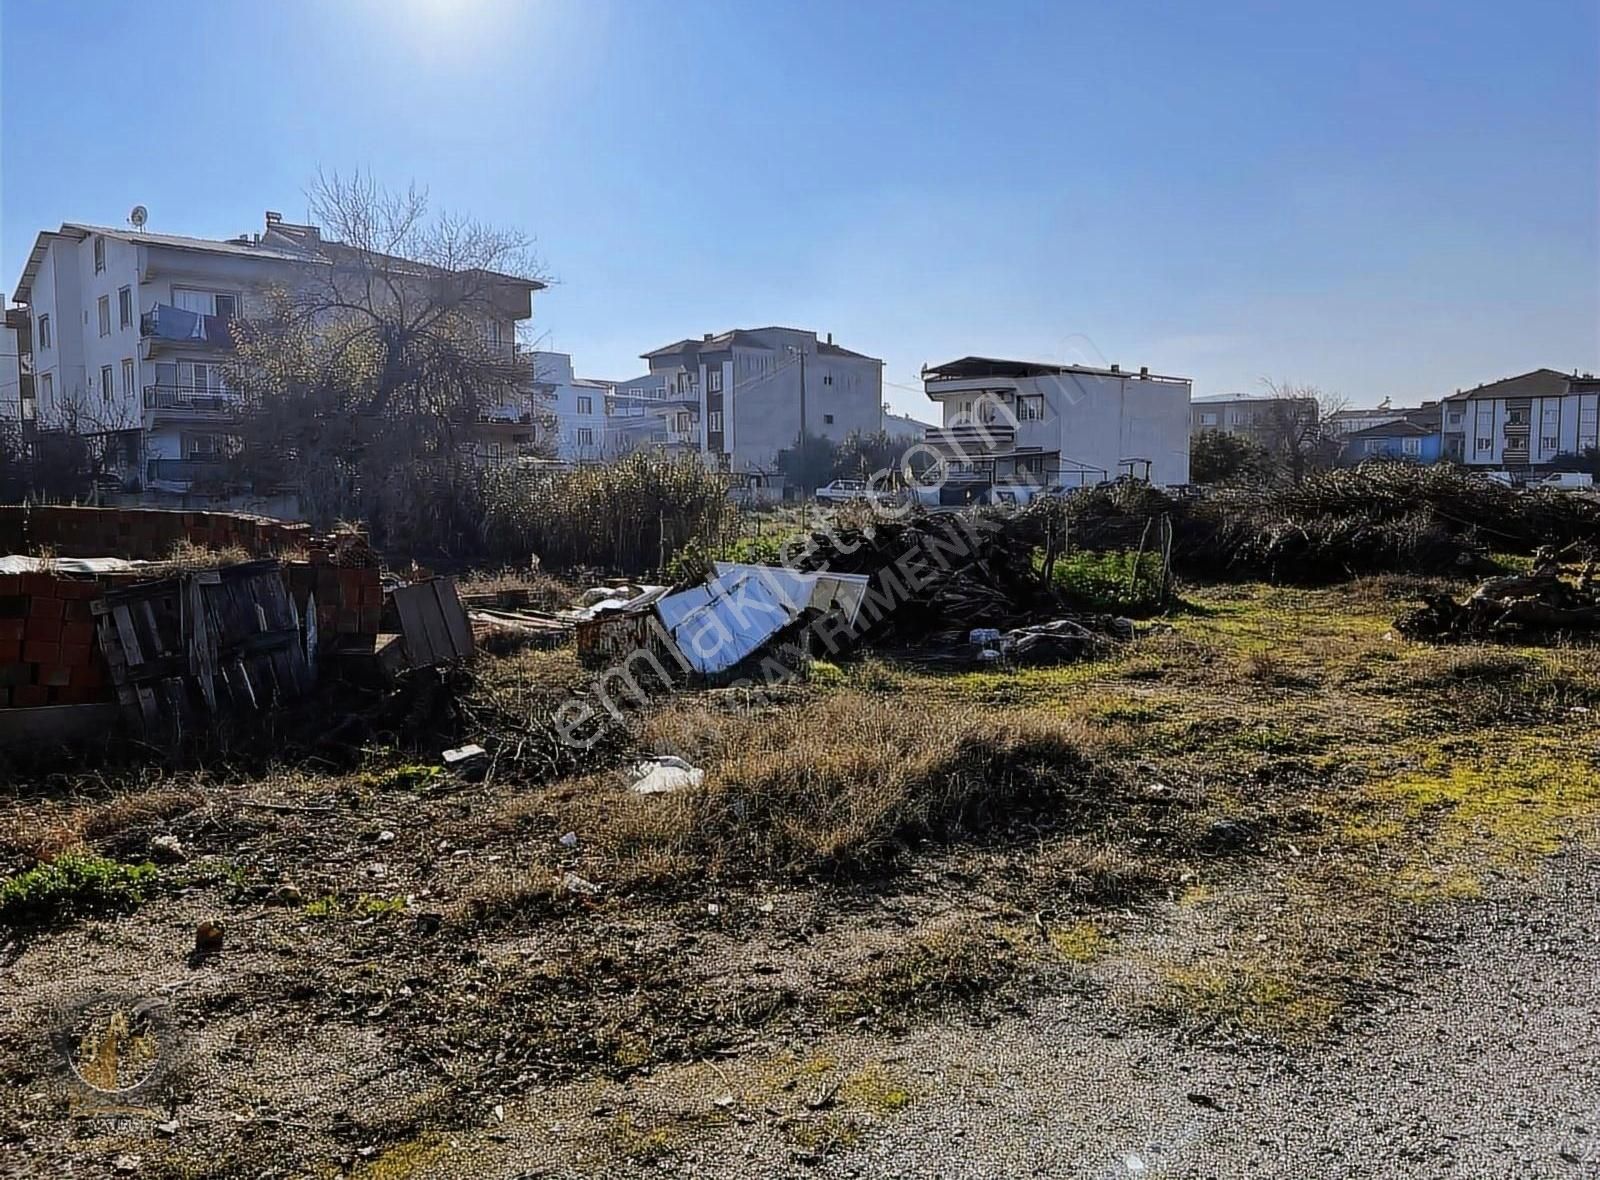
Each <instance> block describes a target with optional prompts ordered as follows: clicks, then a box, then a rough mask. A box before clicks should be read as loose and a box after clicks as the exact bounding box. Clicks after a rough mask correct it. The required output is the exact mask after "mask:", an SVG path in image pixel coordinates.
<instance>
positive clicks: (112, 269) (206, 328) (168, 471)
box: [15, 212, 544, 493]
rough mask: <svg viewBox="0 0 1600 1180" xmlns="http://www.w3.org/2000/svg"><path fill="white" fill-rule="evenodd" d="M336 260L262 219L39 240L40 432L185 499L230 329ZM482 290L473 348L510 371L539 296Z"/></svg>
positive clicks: (34, 274) (218, 450)
mask: <svg viewBox="0 0 1600 1180" xmlns="http://www.w3.org/2000/svg"><path fill="white" fill-rule="evenodd" d="M347 251H348V247H344V246H342V245H341V244H340V243H337V242H331V241H325V240H324V239H323V238H322V236H321V234H320V232H319V230H318V228H317V227H316V226H310V225H296V224H293V223H290V222H285V221H284V220H283V218H282V217H281V216H280V215H278V214H277V213H272V212H269V213H267V215H266V224H265V228H264V231H263V232H262V233H259V234H241V235H240V236H239V237H237V238H232V239H228V240H226V241H221V240H215V239H210V238H192V237H182V236H178V235H174V234H157V233H145V232H142V231H140V230H137V229H114V228H110V227H106V226H95V225H84V224H79V223H75V222H68V223H65V224H63V225H62V226H61V228H60V229H59V230H53V231H52V230H47V231H44V232H42V233H40V234H39V236H38V238H37V239H36V241H35V243H34V247H33V250H32V252H31V253H30V254H29V256H28V261H27V263H26V265H25V266H24V268H23V272H22V277H21V279H20V281H19V282H18V284H17V289H16V296H15V298H16V301H17V302H18V303H25V304H27V305H28V313H29V319H30V324H31V327H32V347H33V367H34V392H35V400H36V402H37V406H38V416H39V420H40V426H41V428H65V429H73V430H77V431H79V432H82V433H90V434H96V435H99V436H101V437H104V438H109V439H112V440H114V442H115V446H114V447H113V448H112V452H113V456H114V457H115V459H116V460H117V462H116V463H115V464H114V467H115V468H116V470H117V471H118V474H119V475H120V476H121V477H122V479H123V481H124V486H125V487H127V488H128V489H130V490H132V489H142V490H145V491H154V492H159V493H183V492H187V491H188V490H189V489H190V488H191V487H192V486H193V485H194V484H195V483H196V482H197V481H204V480H206V479H207V478H208V477H210V476H212V475H214V474H216V473H217V472H218V471H219V469H220V464H219V463H218V461H217V460H218V458H219V457H220V455H221V454H222V452H223V451H224V450H225V448H226V445H227V442H226V440H227V431H228V422H229V419H230V417H231V416H232V413H233V411H234V401H233V399H234V391H233V390H231V389H229V387H228V379H227V371H228V367H229V361H230V359H231V357H232V351H233V346H234V342H233V334H232V331H231V328H230V325H231V323H232V321H233V320H234V319H236V318H237V317H240V316H245V317H249V316H252V315H255V314H258V313H260V312H262V311H263V310H264V309H265V304H266V300H267V297H268V293H269V291H271V290H272V289H274V288H284V289H288V290H296V289H300V288H302V287H303V286H305V285H307V284H309V283H315V282H322V281H325V280H326V279H327V277H328V275H329V274H330V273H331V270H330V268H332V267H333V266H334V265H335V263H336V261H338V260H339V258H340V255H341V252H347ZM492 277H493V279H494V281H495V283H496V292H495V299H494V311H493V313H492V314H490V315H488V317H487V320H488V322H486V323H485V324H484V325H483V331H484V336H485V340H486V341H487V342H488V344H489V345H490V347H491V348H495V349H503V350H504V351H505V355H506V357H507V358H508V359H509V358H510V357H511V356H512V355H513V353H514V349H515V343H514V341H515V329H516V324H517V322H518V321H520V320H525V319H527V318H528V317H529V316H530V315H531V314H532V294H533V292H534V291H535V290H539V289H541V288H542V287H543V286H544V284H542V283H538V282H535V281H531V280H522V279H514V278H510V277H507V276H492ZM502 288H503V290H502Z"/></svg>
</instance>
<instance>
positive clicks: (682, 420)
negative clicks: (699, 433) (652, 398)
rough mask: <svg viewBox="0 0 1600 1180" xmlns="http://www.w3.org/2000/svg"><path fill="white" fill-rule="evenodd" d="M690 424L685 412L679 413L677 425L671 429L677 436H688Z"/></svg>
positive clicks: (690, 420)
mask: <svg viewBox="0 0 1600 1180" xmlns="http://www.w3.org/2000/svg"><path fill="white" fill-rule="evenodd" d="M691 422H692V419H691V418H690V417H689V414H688V412H687V411H679V413H678V415H677V424H676V425H675V426H674V427H673V429H674V430H676V431H677V432H678V433H679V434H688V433H689V430H690V428H691Z"/></svg>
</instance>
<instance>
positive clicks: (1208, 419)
mask: <svg viewBox="0 0 1600 1180" xmlns="http://www.w3.org/2000/svg"><path fill="white" fill-rule="evenodd" d="M1216 424H1217V414H1216V411H1215V410H1207V411H1206V412H1205V413H1203V414H1201V415H1200V425H1202V426H1215V425H1216Z"/></svg>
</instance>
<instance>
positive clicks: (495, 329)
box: [489, 320, 500, 348]
mask: <svg viewBox="0 0 1600 1180" xmlns="http://www.w3.org/2000/svg"><path fill="white" fill-rule="evenodd" d="M489 343H490V344H492V345H493V346H494V347H495V348H499V347H500V321H499V320H490V321H489Z"/></svg>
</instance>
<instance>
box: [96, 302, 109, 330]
mask: <svg viewBox="0 0 1600 1180" xmlns="http://www.w3.org/2000/svg"><path fill="white" fill-rule="evenodd" d="M96 306H98V307H99V309H100V335H102V336H109V335H111V296H109V295H102V296H100V300H99V303H98V304H97V305H96Z"/></svg>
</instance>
